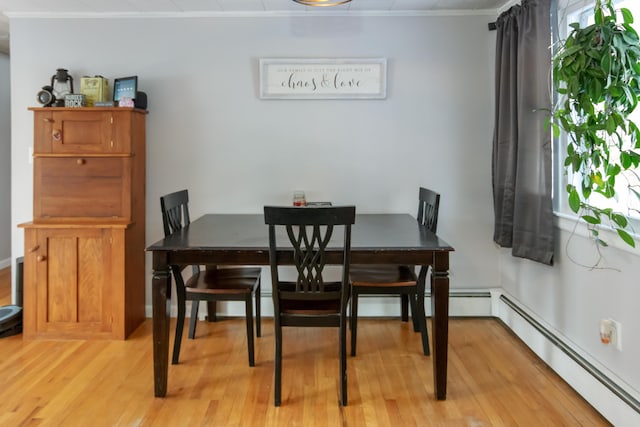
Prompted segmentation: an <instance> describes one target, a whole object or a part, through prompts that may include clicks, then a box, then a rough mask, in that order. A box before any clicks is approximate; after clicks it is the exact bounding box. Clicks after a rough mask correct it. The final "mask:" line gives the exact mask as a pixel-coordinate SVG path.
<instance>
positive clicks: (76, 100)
mask: <svg viewBox="0 0 640 427" xmlns="http://www.w3.org/2000/svg"><path fill="white" fill-rule="evenodd" d="M64 106H65V107H67V108H78V107H86V106H87V97H86V96H84V95H81V94H75V93H74V94H70V95H65V97H64Z"/></svg>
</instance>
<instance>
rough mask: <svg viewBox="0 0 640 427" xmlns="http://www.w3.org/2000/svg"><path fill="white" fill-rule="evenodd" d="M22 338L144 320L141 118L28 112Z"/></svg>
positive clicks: (69, 334) (101, 112) (87, 334)
mask: <svg viewBox="0 0 640 427" xmlns="http://www.w3.org/2000/svg"><path fill="white" fill-rule="evenodd" d="M32 111H33V112H34V191H33V196H34V199H33V222H30V223H27V224H22V225H21V226H22V227H24V228H25V257H24V308H23V310H24V327H23V331H24V337H25V338H64V339H68V338H72V339H73V338H79V339H91V338H111V339H125V338H126V337H127V336H128V335H129V334H130V333H131V332H132V331H133V330H135V328H136V327H137V326H139V324H140V323H141V322H142V321H143V319H144V316H145V309H144V306H145V292H144V287H145V277H144V263H145V257H144V244H145V239H144V231H145V183H144V179H145V120H146V112H145V111H142V110H135V109H130V108H33V109H32Z"/></svg>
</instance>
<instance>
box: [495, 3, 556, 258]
mask: <svg viewBox="0 0 640 427" xmlns="http://www.w3.org/2000/svg"><path fill="white" fill-rule="evenodd" d="M550 3H551V0H523V2H522V4H521V5H517V6H513V7H512V8H510V9H509V10H507V11H506V12H504V13H502V14H501V15H500V16H499V17H498V19H497V21H496V29H497V34H496V67H495V68H496V80H495V90H496V94H495V96H496V98H495V106H496V111H495V127H494V137H493V156H492V179H493V199H494V212H495V230H494V241H495V242H496V243H497V244H498V245H500V246H501V247H505V248H512V254H513V256H516V257H522V258H527V259H531V260H534V261H537V262H541V263H544V264H548V265H551V264H552V263H553V250H554V228H553V206H552V200H551V191H552V172H551V171H552V155H551V150H552V143H551V133H550V131H549V130H548V129H545V125H544V122H545V119H546V112H545V111H541V109H542V110H544V109H550V108H551V99H550V83H549V82H550V79H549V76H550V69H551V50H550V46H551V24H550V23H551V5H550Z"/></svg>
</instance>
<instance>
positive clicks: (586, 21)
mask: <svg viewBox="0 0 640 427" xmlns="http://www.w3.org/2000/svg"><path fill="white" fill-rule="evenodd" d="M565 3H566V2H565ZM572 3H573V5H572ZM594 4H595V2H593V1H590V2H585V1H582V0H581V1H579V2H576V1H573V2H569V5H568V6H562V5H560V6H559V10H558V12H559V13H558V19H559V31H558V32H559V38H560V39H564V38H565V37H566V36H567V34H568V33H569V31H570V27H569V24H571V23H574V22H578V23H580V25H581V26H582V27H584V26H587V25H591V24H593V23H594V16H593V5H594ZM614 6H615V8H616V9H617V10H619V9H621V8H623V7H624V8H627V9H629V10H630V11H631V13H632V14H633V16H634V19H635V22H634V23H633V27H634V28H635V29H636V30H638V29H639V27H638V25H639V23H640V1H638V0H619V1H614ZM629 118H630V119H631V120H632V121H633V122H634V123H636V125H638V126H640V107H638V108H636V109H635V110H634V112H633V113H632V114H631V115H630V117H629ZM627 144H628V145H629V146H630V144H631V142H630V141H627ZM566 147H567V142H566V136H561V137H560V139H559V141H557V143H556V146H555V148H556V151H555V153H558V155H555V157H554V162H555V172H556V174H555V175H556V176H555V187H554V190H555V193H554V196H555V195H559V197H554V203H555V209H556V211H558V212H560V213H565V214H573V213H572V212H571V210H570V209H569V207H568V202H567V195H566V191H565V188H566V185H567V183H568V182H571V183H572V184H574V185H576V186H577V187H579V182H580V177H579V176H577V174H573V175H574V176H566V175H565V173H564V167H563V164H564V159H565V153H566ZM614 155H619V154H617V153H614ZM639 175H640V170H635V171H631V170H629V171H627V172H625V173H623V174H621V175H620V176H618V178H617V179H616V186H615V187H616V193H617V194H618V198H617V200H614V199H607V198H605V197H604V196H601V195H598V194H593V195H592V196H591V198H590V203H591V204H592V205H594V206H597V207H600V208H612V209H613V210H614V211H617V212H620V213H622V214H625V215H626V216H627V217H629V218H631V219H632V220H635V221H634V222H635V227H634V228H635V230H636V232H638V231H640V201H639V200H638V197H637V196H636V195H635V194H634V193H633V192H632V191H631V190H630V186H634V188H635V190H636V191H638V192H640V177H639ZM636 221H637V222H636Z"/></svg>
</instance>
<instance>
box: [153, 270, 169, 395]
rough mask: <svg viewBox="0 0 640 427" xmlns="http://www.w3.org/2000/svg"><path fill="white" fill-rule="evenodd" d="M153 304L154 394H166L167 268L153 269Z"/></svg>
mask: <svg viewBox="0 0 640 427" xmlns="http://www.w3.org/2000/svg"><path fill="white" fill-rule="evenodd" d="M151 291H152V306H153V384H154V387H155V396H156V397H164V396H166V394H167V374H168V372H169V320H170V309H171V275H170V273H169V270H168V269H166V270H154V272H153V280H152V283H151Z"/></svg>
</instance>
